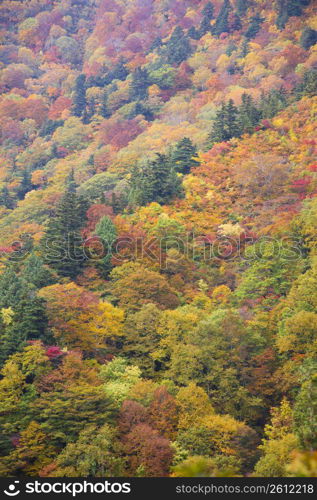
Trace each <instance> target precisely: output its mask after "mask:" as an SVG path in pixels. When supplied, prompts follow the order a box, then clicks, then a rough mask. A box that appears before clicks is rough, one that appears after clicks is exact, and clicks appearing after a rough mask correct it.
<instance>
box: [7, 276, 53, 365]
mask: <svg viewBox="0 0 317 500" xmlns="http://www.w3.org/2000/svg"><path fill="white" fill-rule="evenodd" d="M0 311H1V315H0V316H1V321H0V329H1V335H0V364H2V363H3V362H4V361H5V360H6V359H7V358H8V356H10V355H11V354H13V353H15V352H16V351H18V350H20V349H21V348H23V347H25V345H26V342H28V341H30V340H38V339H40V340H42V341H43V342H47V343H49V342H52V340H53V339H52V337H51V334H50V332H49V331H48V321H47V317H46V312H45V307H44V301H43V299H40V298H38V297H37V296H36V289H35V288H34V286H33V285H31V284H29V283H27V281H26V280H25V279H23V278H22V277H20V276H18V275H17V273H16V270H15V268H14V267H13V266H9V267H7V269H6V270H5V272H4V273H3V274H2V275H1V277H0ZM5 311H7V312H8V311H9V315H8V318H7V320H6V319H5Z"/></svg>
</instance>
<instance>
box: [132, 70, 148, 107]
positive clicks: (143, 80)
mask: <svg viewBox="0 0 317 500" xmlns="http://www.w3.org/2000/svg"><path fill="white" fill-rule="evenodd" d="M149 85H150V81H149V75H148V72H147V70H146V69H142V68H137V69H136V70H135V72H134V73H133V75H132V81H131V84H130V99H131V100H132V101H138V100H140V101H142V100H143V99H146V98H147V96H148V87H149Z"/></svg>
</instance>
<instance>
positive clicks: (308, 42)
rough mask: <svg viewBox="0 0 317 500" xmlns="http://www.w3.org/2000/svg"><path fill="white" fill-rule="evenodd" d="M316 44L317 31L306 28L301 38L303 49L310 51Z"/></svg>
mask: <svg viewBox="0 0 317 500" xmlns="http://www.w3.org/2000/svg"><path fill="white" fill-rule="evenodd" d="M315 43H317V31H316V30H313V29H312V28H309V27H308V26H306V28H305V29H304V31H303V32H302V35H301V37H300V44H301V46H302V47H303V49H306V50H308V49H310V47H312V46H313V45H315Z"/></svg>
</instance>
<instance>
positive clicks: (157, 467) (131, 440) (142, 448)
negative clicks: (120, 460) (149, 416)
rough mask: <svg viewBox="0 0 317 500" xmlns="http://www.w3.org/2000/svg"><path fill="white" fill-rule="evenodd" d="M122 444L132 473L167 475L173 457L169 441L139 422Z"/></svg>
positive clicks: (150, 475)
mask: <svg viewBox="0 0 317 500" xmlns="http://www.w3.org/2000/svg"><path fill="white" fill-rule="evenodd" d="M123 445H124V449H125V453H126V454H127V456H128V460H129V472H130V474H132V475H134V476H135V475H142V472H143V474H145V475H146V476H148V477H164V476H167V475H168V472H169V468H170V465H171V462H172V458H173V450H172V448H171V446H170V443H169V441H168V440H167V439H166V438H164V437H162V436H160V434H159V433H158V432H157V431H156V430H154V429H151V427H149V426H148V425H146V424H139V425H136V426H135V427H133V428H132V430H131V431H130V432H129V434H127V435H126V436H125V437H124V440H123Z"/></svg>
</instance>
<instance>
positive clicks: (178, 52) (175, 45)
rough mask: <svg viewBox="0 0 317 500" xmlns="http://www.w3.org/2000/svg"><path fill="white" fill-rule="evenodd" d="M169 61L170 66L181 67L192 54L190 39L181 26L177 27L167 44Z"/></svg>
mask: <svg viewBox="0 0 317 500" xmlns="http://www.w3.org/2000/svg"><path fill="white" fill-rule="evenodd" d="M166 51H167V60H168V62H169V64H175V65H177V66H178V65H179V64H180V63H182V62H183V61H185V60H186V59H187V58H188V57H189V56H190V54H191V51H192V48H191V45H190V41H189V39H188V37H187V36H186V35H185V33H184V31H183V29H182V28H181V27H180V26H176V28H175V29H174V31H173V33H172V35H171V37H170V39H169V40H168V42H167V44H166Z"/></svg>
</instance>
